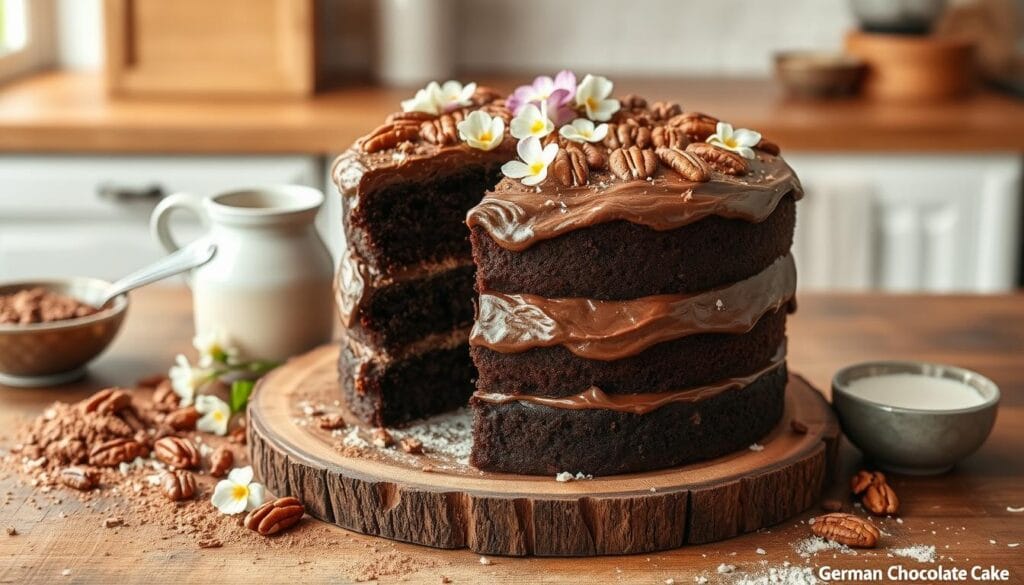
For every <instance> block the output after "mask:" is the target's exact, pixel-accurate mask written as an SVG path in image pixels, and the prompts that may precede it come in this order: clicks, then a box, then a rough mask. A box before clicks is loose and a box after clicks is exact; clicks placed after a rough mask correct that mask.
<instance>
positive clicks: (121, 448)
mask: <svg viewBox="0 0 1024 585" xmlns="http://www.w3.org/2000/svg"><path fill="white" fill-rule="evenodd" d="M145 452H146V448H145V447H143V446H142V444H141V443H139V442H137V441H133V440H131V439H111V440H109V441H106V442H103V443H100V444H98V445H94V446H93V448H92V449H91V450H90V451H89V463H91V464H93V465H98V466H100V467H114V466H116V465H117V464H119V463H125V462H128V461H131V460H133V459H135V458H136V457H142V456H143V455H144V454H145Z"/></svg>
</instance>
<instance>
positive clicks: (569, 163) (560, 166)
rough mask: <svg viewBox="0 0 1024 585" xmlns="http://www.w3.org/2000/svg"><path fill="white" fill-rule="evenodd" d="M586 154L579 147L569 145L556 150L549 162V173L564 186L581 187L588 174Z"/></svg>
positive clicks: (584, 183)
mask: <svg viewBox="0 0 1024 585" xmlns="http://www.w3.org/2000/svg"><path fill="white" fill-rule="evenodd" d="M587 167H588V165H587V160H586V156H585V155H584V154H583V151H582V150H581V149H580V148H579V147H574V146H569V147H566V148H561V149H559V150H558V154H556V155H555V160H554V161H552V163H551V174H552V175H554V176H555V178H557V179H558V182H559V183H561V184H563V185H565V186H566V187H581V186H583V185H586V184H587V179H588V177H589V176H590V171H589V170H588V168H587Z"/></svg>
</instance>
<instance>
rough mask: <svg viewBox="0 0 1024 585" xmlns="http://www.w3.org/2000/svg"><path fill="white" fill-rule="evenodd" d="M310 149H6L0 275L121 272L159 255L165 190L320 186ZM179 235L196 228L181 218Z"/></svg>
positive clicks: (1, 164) (0, 160) (0, 182)
mask: <svg viewBox="0 0 1024 585" xmlns="http://www.w3.org/2000/svg"><path fill="white" fill-rule="evenodd" d="M322 172H323V171H322V161H321V159H319V158H317V157H311V156H202V157H198V156H197V157H188V156H174V157H170V156H28V155H26V156H22V155H3V156H0V280H13V279H24V278H32V277H46V276H75V275H81V276H95V277H99V278H105V279H108V280H109V279H114V278H117V277H119V276H123V275H124V274H127V273H128V272H131V271H133V270H135V269H137V268H140V267H142V266H144V265H146V264H147V263H149V262H152V261H154V260H156V259H157V258H159V257H160V256H161V255H162V254H163V250H162V249H161V248H160V246H159V245H157V243H156V242H155V241H154V240H153V239H152V237H151V236H150V234H149V214H150V212H151V211H152V210H153V206H154V205H155V204H156V202H157V201H158V200H159V198H160V197H162V196H163V195H167V194H170V193H175V192H179V191H187V192H191V193H196V194H199V195H206V194H212V193H216V192H218V191H223V190H228V189H235V188H244V187H250V186H261V185H271V184H282V183H294V184H302V185H310V186H313V187H317V188H322V186H323V183H322V180H323V174H322ZM174 223H175V228H180V229H178V230H176V231H177V232H178V233H181V234H182V235H181V236H180V239H182V240H186V239H188V238H189V236H194V235H197V234H198V233H199V228H198V225H197V223H196V222H195V220H194V218H190V217H186V216H182V217H175V218H174Z"/></svg>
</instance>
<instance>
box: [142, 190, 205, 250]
mask: <svg viewBox="0 0 1024 585" xmlns="http://www.w3.org/2000/svg"><path fill="white" fill-rule="evenodd" d="M178 209H183V210H185V211H189V212H191V213H192V214H193V215H195V216H196V217H198V218H199V222H200V223H201V224H203V227H204V228H206V229H209V227H210V218H209V217H208V216H207V214H206V210H205V209H204V208H203V199H202V198H201V197H198V196H196V195H192V194H191V193H175V194H173V195H169V196H167V197H164V198H163V199H161V200H160V203H158V204H157V206H156V209H154V210H153V215H152V217H151V218H150V221H149V229H150V231H151V232H153V237H154V238H156V239H157V241H158V242H160V244H161V245H162V246H163V247H164V248H165V249H166V250H167V252H168V253H172V254H173V253H174V252H177V251H178V250H180V249H181V245H179V244H178V242H177V241H175V239H174V236H173V235H171V226H170V220H171V215H173V212H174V211H175V210H178Z"/></svg>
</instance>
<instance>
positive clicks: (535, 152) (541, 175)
mask: <svg viewBox="0 0 1024 585" xmlns="http://www.w3.org/2000/svg"><path fill="white" fill-rule="evenodd" d="M516 151H517V152H518V153H519V158H521V159H522V161H518V160H513V161H509V162H507V163H505V164H504V165H502V166H501V172H502V173H504V174H505V176H506V177H508V178H510V179H522V180H523V184H524V185H527V186H530V187H532V186H534V185H536V184H538V183H540V182H541V181H543V180H544V179H546V178H547V177H548V165H550V164H551V161H553V160H555V155H556V154H558V145H557V144H555V143H551V144H549V145H547V146H545V147H544V148H543V149H542V148H541V146H540V139H539V138H537V137H535V136H530V137H528V138H524V139H522V140H520V141H519V144H517V145H516Z"/></svg>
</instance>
